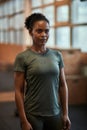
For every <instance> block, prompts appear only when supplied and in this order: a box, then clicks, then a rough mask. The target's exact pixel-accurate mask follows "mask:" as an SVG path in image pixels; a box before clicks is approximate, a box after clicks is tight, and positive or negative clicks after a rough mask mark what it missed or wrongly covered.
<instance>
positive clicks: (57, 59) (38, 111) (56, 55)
mask: <svg viewBox="0 0 87 130" xmlns="http://www.w3.org/2000/svg"><path fill="white" fill-rule="evenodd" d="M25 27H26V28H27V29H28V31H29V34H30V35H31V37H32V41H33V44H32V46H31V48H29V49H27V50H25V51H24V52H21V53H20V54H18V55H17V57H16V60H15V64H14V71H15V76H14V79H15V101H16V105H17V108H18V112H19V117H20V121H21V127H22V130H70V124H71V123H70V120H69V117H68V89H67V84H66V81H65V75H64V65H63V60H62V55H61V53H60V52H59V51H55V50H52V49H48V48H47V47H46V42H47V40H48V38H49V29H50V27H49V21H48V19H47V18H46V17H45V16H44V15H43V14H41V13H34V14H31V15H30V16H28V17H27V18H26V20H25ZM25 84H26V85H25ZM59 98H60V100H59Z"/></svg>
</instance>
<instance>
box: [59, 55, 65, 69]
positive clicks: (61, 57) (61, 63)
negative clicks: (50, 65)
mask: <svg viewBox="0 0 87 130" xmlns="http://www.w3.org/2000/svg"><path fill="white" fill-rule="evenodd" d="M59 54H60V64H59V66H60V68H63V67H64V61H63V56H62V54H61V53H59Z"/></svg>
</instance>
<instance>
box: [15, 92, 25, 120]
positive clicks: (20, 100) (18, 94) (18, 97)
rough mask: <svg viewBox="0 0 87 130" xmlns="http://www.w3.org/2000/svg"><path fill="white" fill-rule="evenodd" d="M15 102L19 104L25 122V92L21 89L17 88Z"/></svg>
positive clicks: (19, 111)
mask: <svg viewBox="0 0 87 130" xmlns="http://www.w3.org/2000/svg"><path fill="white" fill-rule="evenodd" d="M15 102H16V105H17V109H18V113H19V116H20V120H21V122H25V121H26V115H25V110H24V93H23V92H21V91H19V90H15Z"/></svg>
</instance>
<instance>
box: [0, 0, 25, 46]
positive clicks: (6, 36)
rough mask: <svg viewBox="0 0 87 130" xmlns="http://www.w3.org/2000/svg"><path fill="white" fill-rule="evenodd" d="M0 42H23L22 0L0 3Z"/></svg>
mask: <svg viewBox="0 0 87 130" xmlns="http://www.w3.org/2000/svg"><path fill="white" fill-rule="evenodd" d="M0 12H1V13H0V25H1V26H0V37H1V38H0V43H10V44H14V43H15V44H23V43H24V41H23V27H24V0H10V1H7V2H5V3H2V4H1V5H0Z"/></svg>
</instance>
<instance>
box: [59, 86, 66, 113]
mask: <svg viewBox="0 0 87 130" xmlns="http://www.w3.org/2000/svg"><path fill="white" fill-rule="evenodd" d="M59 96H60V104H61V107H62V112H63V115H68V88H67V85H65V86H61V87H60V90H59Z"/></svg>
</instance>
